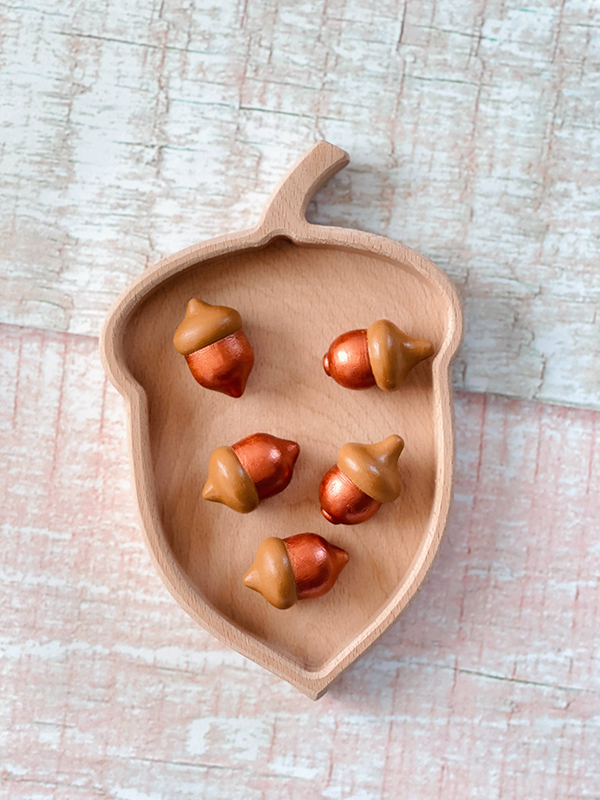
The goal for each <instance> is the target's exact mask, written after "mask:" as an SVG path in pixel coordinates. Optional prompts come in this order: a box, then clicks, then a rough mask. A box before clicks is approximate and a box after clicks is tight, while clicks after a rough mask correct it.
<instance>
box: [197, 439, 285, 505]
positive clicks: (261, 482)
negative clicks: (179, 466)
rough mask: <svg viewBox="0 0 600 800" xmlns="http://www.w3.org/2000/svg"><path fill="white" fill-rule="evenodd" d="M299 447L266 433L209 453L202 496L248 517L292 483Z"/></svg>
mask: <svg viewBox="0 0 600 800" xmlns="http://www.w3.org/2000/svg"><path fill="white" fill-rule="evenodd" d="M299 453H300V445H299V444H297V442H293V441H291V440H290V439H279V438H277V436H272V435H271V434H270V433H254V434H252V435H251V436H246V438H245V439H241V440H240V441H239V442H236V443H235V444H234V445H232V446H231V447H228V446H222V447H217V449H216V450H213V452H212V454H211V456H210V460H209V462H208V480H207V481H206V484H205V485H204V489H203V491H202V497H203V498H204V499H205V500H212V501H213V502H214V503H223V505H226V506H229V508H232V509H233V510H234V511H238V512H239V513H240V514H248V513H249V512H250V511H254V509H255V508H256V507H257V506H258V504H259V503H260V502H261V501H262V500H266V499H267V498H268V497H273V495H276V494H279V493H280V492H283V490H284V489H285V488H287V486H288V485H289V483H290V481H291V480H292V475H293V474H294V466H295V464H296V459H297V458H298V455H299Z"/></svg>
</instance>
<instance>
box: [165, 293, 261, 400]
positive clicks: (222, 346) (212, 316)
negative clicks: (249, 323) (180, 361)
mask: <svg viewBox="0 0 600 800" xmlns="http://www.w3.org/2000/svg"><path fill="white" fill-rule="evenodd" d="M173 344H174V345H175V349H176V350H177V352H179V353H181V355H182V356H185V359H186V361H187V363H188V366H189V368H190V372H191V373H192V375H193V376H194V378H195V379H196V380H197V381H198V383H199V384H200V385H201V386H204V387H205V388H206V389H212V390H213V391H215V392H222V393H223V394H228V395H229V396H230V397H241V396H242V395H243V394H244V389H245V388H246V382H247V380H248V376H249V375H250V372H251V371H252V367H253V366H254V351H253V350H252V345H251V344H250V342H249V341H248V338H247V337H246V334H245V333H244V331H243V330H242V318H241V316H240V315H239V312H237V311H236V310H235V309H234V308H228V307H227V306H213V305H211V304H210V303H205V302H204V301H203V300H198V299H197V298H195V297H193V298H192V299H191V300H190V301H189V303H188V305H187V309H186V312H185V317H184V318H183V320H182V322H181V324H180V325H179V327H178V328H177V330H176V331H175V336H174V337H173Z"/></svg>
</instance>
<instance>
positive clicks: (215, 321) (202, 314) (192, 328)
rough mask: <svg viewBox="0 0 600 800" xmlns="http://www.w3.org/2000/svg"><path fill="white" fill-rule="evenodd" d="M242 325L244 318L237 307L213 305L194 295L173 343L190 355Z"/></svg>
mask: <svg viewBox="0 0 600 800" xmlns="http://www.w3.org/2000/svg"><path fill="white" fill-rule="evenodd" d="M241 327H242V318H241V317H240V315H239V313H238V312H237V311H236V310H235V308H228V307H227V306H211V305H210V303H205V302H204V301H203V300H198V299H197V298H195V297H192V299H191V300H190V302H189V303H188V304H187V310H186V312H185V317H184V318H183V321H182V322H181V324H180V326H179V327H178V328H177V330H176V331H175V336H174V337H173V344H174V345H175V349H176V350H177V351H178V352H179V353H181V355H182V356H189V355H190V353H195V352H196V350H201V349H202V348H203V347H208V345H209V344H213V343H214V342H218V341H219V340H220V339H224V338H225V337H226V336H230V335H231V334H232V333H235V332H236V331H239V330H240V328H241Z"/></svg>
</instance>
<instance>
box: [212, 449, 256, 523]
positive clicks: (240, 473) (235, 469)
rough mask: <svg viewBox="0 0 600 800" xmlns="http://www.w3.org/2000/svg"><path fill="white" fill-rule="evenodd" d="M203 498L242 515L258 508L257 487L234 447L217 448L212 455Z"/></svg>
mask: <svg viewBox="0 0 600 800" xmlns="http://www.w3.org/2000/svg"><path fill="white" fill-rule="evenodd" d="M202 497H203V498H204V499H205V500H211V501H212V502H214V503H223V505H226V506H229V508H232V509H233V510H234V511H238V512H239V513H240V514H248V513H249V512H250V511H254V509H255V508H256V507H257V505H258V502H259V501H258V492H257V491H256V486H255V485H254V483H253V481H252V478H251V477H250V476H249V475H248V473H247V472H246V470H245V469H244V468H243V467H242V465H241V463H240V460H239V458H238V457H237V456H236V454H235V450H234V449H233V448H232V447H227V446H224V447H217V449H216V450H213V452H212V453H211V456H210V460H209V462H208V480H207V481H206V483H205V485H204V489H203V490H202Z"/></svg>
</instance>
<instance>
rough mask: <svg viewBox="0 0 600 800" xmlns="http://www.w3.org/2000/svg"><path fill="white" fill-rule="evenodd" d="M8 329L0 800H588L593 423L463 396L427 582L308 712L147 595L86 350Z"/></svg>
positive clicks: (113, 427)
mask: <svg viewBox="0 0 600 800" xmlns="http://www.w3.org/2000/svg"><path fill="white" fill-rule="evenodd" d="M0 333H1V342H2V345H1V347H0V397H1V400H0V493H1V494H0V502H1V505H0V508H1V521H2V545H3V546H2V550H1V551H0V603H1V608H2V613H1V615H0V652H1V654H2V657H1V659H0V682H1V685H2V692H1V694H0V795H1V796H3V797H4V796H5V797H10V798H17V799H18V800H26V799H27V800H33V798H43V800H46V798H48V799H49V798H53V800H54V799H56V800H67V798H69V800H71V798H93V797H102V798H120V799H124V800H149V799H150V798H151V799H152V800H158V798H164V799H165V800H167V799H168V798H173V797H177V798H183V800H187V798H190V799H191V798H194V800H196V798H211V799H212V798H215V799H217V798H219V799H220V798H243V799H244V800H248V798H252V799H254V798H256V799H258V798H268V800H279V798H281V799H282V800H283V799H284V798H285V800H288V799H289V798H302V800H304V798H307V797H324V798H332V799H335V798H361V799H363V798H364V799H366V798H384V799H385V800H387V799H388V798H389V799H390V800H391V798H396V797H398V796H399V794H400V792H401V793H402V794H403V795H404V796H407V797H411V798H427V800H430V799H431V798H435V797H442V798H444V800H455V799H456V800H464V799H465V798H478V799H479V798H481V800H493V799H494V798H507V797H518V798H528V800H537V799H538V798H539V800H548V799H549V798H583V797H586V798H590V797H598V796H600V762H599V761H598V758H597V752H598V748H597V742H598V736H599V733H600V731H599V727H600V723H599V720H600V697H599V691H600V686H599V684H600V679H599V671H598V667H597V665H598V657H599V636H598V618H599V607H598V605H599V600H598V597H599V592H598V575H599V573H600V546H599V545H598V540H597V533H598V517H599V511H600V502H599V499H598V498H599V492H600V455H599V452H598V448H597V447H596V437H597V435H598V431H599V428H600V415H599V414H598V413H595V412H588V411H577V410H572V409H571V410H567V409H562V408H554V407H548V406H542V405H537V404H533V403H526V402H520V401H510V400H505V399H500V398H487V399H486V398H485V397H480V396H476V395H459V396H458V398H457V401H456V418H457V433H458V441H457V477H456V500H455V504H454V509H453V513H452V517H451V522H450V525H449V528H448V532H447V536H446V539H445V541H444V544H443V546H442V548H441V551H440V554H439V556H438V558H437V560H436V562H435V565H434V568H433V570H432V573H431V575H430V577H429V579H428V580H427V582H426V584H425V585H424V587H423V589H422V590H421V592H420V593H419V594H418V595H417V597H416V598H415V600H414V601H413V603H412V604H411V605H410V606H409V608H408V609H407V611H406V612H405V613H404V615H403V616H402V617H401V618H400V620H399V621H398V622H397V623H396V624H395V625H394V626H393V627H392V629H391V630H390V631H389V632H388V633H387V634H386V635H385V636H384V637H383V638H382V639H381V640H380V642H379V643H378V644H377V645H376V646H375V647H374V648H373V649H372V650H371V651H370V652H369V653H368V654H367V655H366V656H365V657H364V658H363V659H362V660H360V661H359V662H358V663H357V664H356V665H355V666H354V667H353V668H352V669H351V670H350V671H349V672H348V673H347V674H345V675H344V676H343V677H342V679H341V680H340V681H339V682H338V683H337V684H335V685H334V687H333V688H332V689H331V691H330V692H329V693H328V694H327V695H326V696H325V697H324V698H323V699H322V700H321V701H319V702H318V703H312V702H311V701H309V700H308V699H306V698H304V697H303V696H301V695H299V694H298V693H297V692H296V691H295V690H293V689H292V688H291V687H289V686H287V685H286V684H284V683H283V682H281V681H278V680H277V679H275V678H273V677H272V676H271V675H269V674H268V673H266V672H264V671H262V670H261V669H259V668H258V667H256V666H254V665H253V664H251V663H250V662H247V661H246V660H244V659H243V658H242V657H241V656H238V655H237V654H235V653H233V652H231V651H229V650H227V649H225V648H223V647H222V646H221V645H220V644H218V643H217V642H216V641H214V640H213V639H212V638H211V637H210V636H208V635H207V634H205V633H204V632H203V631H202V630H201V629H200V628H198V627H197V626H196V625H195V624H194V623H192V622H191V620H189V619H188V618H187V617H186V615H185V614H184V612H183V611H181V610H180V609H179V608H178V606H177V605H176V604H175V603H174V601H173V600H172V599H171V598H170V596H169V595H168V593H167V592H166V590H165V589H164V588H163V587H162V585H161V583H160V582H159V579H158V578H157V576H156V574H155V573H154V570H153V568H152V566H151V565H150V561H149V558H148V556H147V555H146V552H145V550H144V547H143V545H142V542H141V536H140V534H139V531H138V529H137V523H136V516H135V508H134V505H133V500H132V495H131V490H130V480H129V467H128V463H127V456H126V452H125V437H126V434H125V428H124V410H123V406H122V402H121V399H120V398H119V397H118V395H117V394H116V392H115V391H114V390H113V389H112V388H111V387H110V386H107V384H106V381H105V379H104V375H103V372H102V369H101V366H100V363H99V359H98V354H97V342H96V341H95V340H93V339H88V338H79V337H75V336H65V335H63V334H50V333H48V334H42V333H40V332H31V331H27V330H24V329H19V328H11V327H7V326H4V327H1V328H0ZM353 535H357V534H353ZM400 787H401V788H400Z"/></svg>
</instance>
